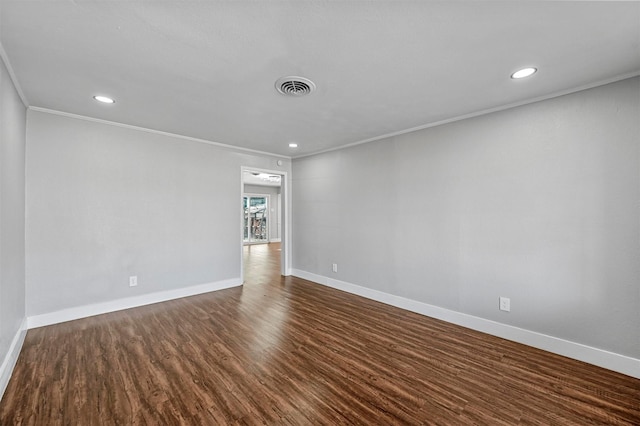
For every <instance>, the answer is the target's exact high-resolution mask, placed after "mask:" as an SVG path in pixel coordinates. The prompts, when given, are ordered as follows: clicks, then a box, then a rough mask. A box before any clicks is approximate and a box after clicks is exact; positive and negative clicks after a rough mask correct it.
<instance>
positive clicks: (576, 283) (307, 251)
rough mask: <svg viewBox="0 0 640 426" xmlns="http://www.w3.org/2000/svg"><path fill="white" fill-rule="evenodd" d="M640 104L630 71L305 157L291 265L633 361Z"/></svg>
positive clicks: (636, 354)
mask: <svg viewBox="0 0 640 426" xmlns="http://www.w3.org/2000/svg"><path fill="white" fill-rule="evenodd" d="M639 104H640V83H639V79H638V78H633V79H629V80H625V81H621V82H617V83H614V84H610V85H606V86H602V87H598V88H594V89H591V90H586V91H582V92H578V93H574V94H570V95H566V96H562V97H558V98H554V99H551V100H547V101H543V102H539V103H535V104H530V105H526V106H522V107H518V108H514V109H510V110H506V111H502V112H498V113H493V114H488V115H484V116H481V117H477V118H473V119H468V120H463V121H458V122H455V123H451V124H447V125H443V126H439V127H434V128H430V129H426V130H422V131H417V132H414V133H411V134H406V135H402V136H397V137H394V138H390V139H387V140H382V141H378V142H374V143H369V144H365V145H360V146H356V147H353V148H349V149H343V150H339V151H334V152H329V153H324V154H320V155H316V156H312V157H306V158H301V159H297V160H294V163H293V191H294V192H293V221H294V222H293V245H294V247H295V251H294V254H293V268H294V274H298V275H304V276H311V277H313V276H317V277H319V278H321V279H325V278H329V279H331V280H337V281H338V282H343V283H348V284H355V285H357V286H361V287H364V288H367V289H372V290H377V291H380V292H384V293H386V294H390V295H396V296H402V297H403V298H407V299H409V300H413V301H418V302H424V303H425V304H430V305H434V306H436V307H440V308H446V309H447V310H450V311H455V312H460V313H464V314H468V315H472V316H474V317H478V318H481V319H486V320H491V321H495V322H498V323H502V324H507V325H511V326H514V327H519V328H522V329H525V330H530V331H534V332H537V333H542V334H545V335H548V336H553V337H556V338H559V339H564V340H568V341H570V342H576V343H580V344H582V345H587V346H589V347H592V348H599V349H603V350H605V351H611V352H613V353H615V354H620V355H624V356H626V357H632V358H635V359H636V361H635V364H633V363H632V364H630V365H632V366H635V367H633V368H637V366H638V365H640V364H638V363H637V359H639V358H640V326H639V324H640V244H639V239H640V228H639V225H640V221H639V220H638V217H639V216H638V214H639V210H638V200H639V199H640V107H639ZM332 263H338V266H339V268H338V271H339V272H338V273H337V274H336V273H332V272H331V264H332ZM354 288H355V287H354ZM500 296H506V297H510V298H511V312H510V313H506V312H502V311H499V310H498V298H499V297H500ZM487 324H488V323H487ZM636 374H639V375H640V369H638V370H637V371H636Z"/></svg>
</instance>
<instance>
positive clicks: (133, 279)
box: [129, 275, 138, 287]
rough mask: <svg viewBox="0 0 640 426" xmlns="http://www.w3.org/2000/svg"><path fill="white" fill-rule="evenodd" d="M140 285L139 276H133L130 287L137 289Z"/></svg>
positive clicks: (130, 278)
mask: <svg viewBox="0 0 640 426" xmlns="http://www.w3.org/2000/svg"><path fill="white" fill-rule="evenodd" d="M137 285H138V276H137V275H132V276H130V277H129V287H135V286H137Z"/></svg>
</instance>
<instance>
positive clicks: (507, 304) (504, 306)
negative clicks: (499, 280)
mask: <svg viewBox="0 0 640 426" xmlns="http://www.w3.org/2000/svg"><path fill="white" fill-rule="evenodd" d="M500 310H501V311H507V312H511V299H509V298H508V297H501V298H500Z"/></svg>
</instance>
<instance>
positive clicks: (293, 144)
mask: <svg viewBox="0 0 640 426" xmlns="http://www.w3.org/2000/svg"><path fill="white" fill-rule="evenodd" d="M297 147H298V144H297V143H290V144H289V148H297Z"/></svg>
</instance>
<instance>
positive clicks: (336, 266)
mask: <svg viewBox="0 0 640 426" xmlns="http://www.w3.org/2000/svg"><path fill="white" fill-rule="evenodd" d="M331 270H332V271H333V272H338V264H337V263H334V264H333V265H331Z"/></svg>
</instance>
